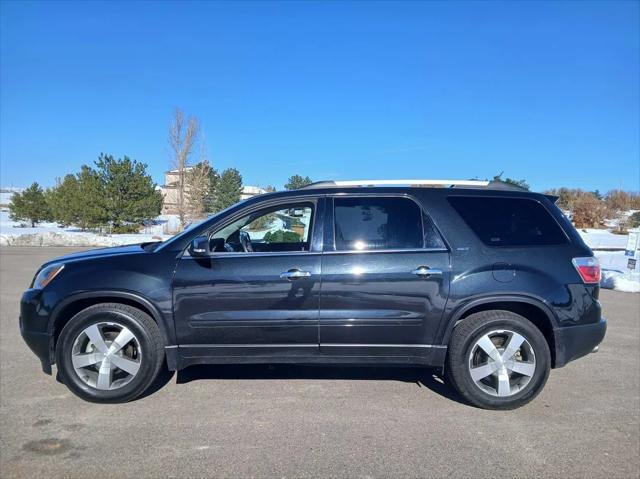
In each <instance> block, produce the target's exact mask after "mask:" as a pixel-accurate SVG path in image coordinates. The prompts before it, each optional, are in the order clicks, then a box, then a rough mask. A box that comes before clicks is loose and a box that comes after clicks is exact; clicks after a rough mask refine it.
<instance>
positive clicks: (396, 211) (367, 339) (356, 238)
mask: <svg viewBox="0 0 640 479" xmlns="http://www.w3.org/2000/svg"><path fill="white" fill-rule="evenodd" d="M328 205H329V208H328V210H327V220H328V221H327V222H328V223H331V222H332V223H333V228H330V227H329V228H327V229H326V234H325V251H324V254H323V257H322V273H323V282H322V294H321V312H320V351H321V354H323V355H333V356H345V357H352V358H353V359H354V360H355V359H356V357H360V360H363V361H366V360H371V359H372V358H375V357H378V358H381V357H386V358H387V359H388V360H392V359H393V358H394V357H396V358H398V361H405V360H407V359H406V358H407V357H408V356H412V357H414V358H417V359H414V360H418V361H419V360H420V358H422V359H423V360H425V362H427V359H428V358H429V357H430V355H431V354H433V353H434V348H437V347H436V346H433V344H432V342H433V340H434V336H435V333H436V331H437V327H438V324H439V322H440V318H441V316H442V313H443V311H444V308H445V305H446V301H447V296H448V291H449V274H450V267H449V251H448V249H447V248H446V246H445V243H444V242H443V240H442V238H441V237H440V235H439V234H438V232H437V231H436V229H435V227H434V226H433V224H432V223H431V220H430V219H429V217H428V216H427V215H426V214H425V213H424V212H423V211H422V209H421V207H420V206H419V205H418V204H417V203H416V202H415V201H414V200H412V199H411V198H408V197H406V196H355V197H339V196H336V197H335V198H334V199H333V201H331V200H329V201H328ZM331 205H333V206H331ZM332 237H333V238H332Z"/></svg>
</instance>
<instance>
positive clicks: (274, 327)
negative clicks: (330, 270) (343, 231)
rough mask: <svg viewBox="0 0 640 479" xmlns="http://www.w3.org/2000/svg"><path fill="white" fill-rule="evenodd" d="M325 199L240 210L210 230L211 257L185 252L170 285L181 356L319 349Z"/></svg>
mask: <svg viewBox="0 0 640 479" xmlns="http://www.w3.org/2000/svg"><path fill="white" fill-rule="evenodd" d="M322 201H323V200H322V199H310V200H305V201H302V202H296V203H288V204H277V205H272V206H269V207H263V208H260V209H258V210H255V211H249V212H245V213H240V214H239V215H237V216H236V219H230V220H229V222H228V223H227V224H225V225H222V226H220V227H219V228H217V230H216V231H212V232H211V234H210V247H211V249H212V253H211V256H210V257H209V258H204V259H203V258H194V257H190V256H189V255H188V254H185V255H184V256H183V258H182V259H181V260H180V261H179V262H178V266H177V270H176V273H175V277H174V287H173V295H174V308H175V309H174V315H175V324H176V334H177V337H178V342H179V345H180V350H181V354H182V355H183V356H187V357H188V356H190V357H196V356H198V357H211V356H227V357H232V356H236V355H237V356H248V355H253V356H264V357H269V356H279V355H287V356H291V355H300V356H306V355H314V354H317V353H318V307H319V295H320V267H321V251H320V247H319V246H316V244H315V242H314V235H317V234H321V231H320V230H321V229H322V228H321V225H320V222H319V221H316V217H318V214H317V213H318V212H319V210H320V209H321V208H319V207H320V206H321V204H320V203H321V202H322ZM238 216H239V218H238ZM316 225H317V226H316Z"/></svg>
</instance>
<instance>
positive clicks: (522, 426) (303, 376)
mask: <svg viewBox="0 0 640 479" xmlns="http://www.w3.org/2000/svg"><path fill="white" fill-rule="evenodd" d="M67 251H69V250H66V249H62V248H45V249H39V248H2V249H0V270H1V271H0V292H1V310H0V317H1V324H0V333H1V338H0V399H1V404H2V409H1V413H0V420H1V423H0V424H1V439H0V476H1V477H62V476H64V477H165V476H171V477H189V478H193V477H205V476H224V477H264V476H281V477H300V476H340V477H416V476H423V477H424V476H429V477H444V476H450V477H474V478H483V477H560V476H561V477H624V478H628V477H638V476H640V443H639V436H640V421H639V418H640V354H639V351H640V349H639V347H640V341H639V336H640V335H639V331H640V329H639V322H640V295H637V294H635V295H634V294H627V293H615V292H611V291H603V292H602V302H603V305H604V311H605V314H606V316H607V318H608V319H609V331H608V334H607V337H606V340H605V342H604V344H603V345H602V347H601V349H600V352H599V353H598V354H592V355H590V356H589V357H587V358H585V359H582V360H581V361H578V362H576V363H572V364H570V365H569V366H567V367H566V368H564V369H560V370H557V371H553V372H552V374H551V377H550V380H549V382H548V383H547V386H546V389H545V390H544V391H543V393H542V394H541V395H540V396H539V397H538V399H537V400H535V401H534V402H533V403H532V404H530V405H528V406H526V407H524V408H522V409H519V410H516V411H511V412H489V411H483V410H480V409H475V408H473V407H470V406H467V405H464V404H461V403H460V402H459V401H458V399H457V397H456V395H455V394H454V393H453V392H452V391H451V389H450V388H449V387H448V386H446V385H443V384H441V383H440V382H438V381H437V380H436V379H434V378H433V376H432V375H431V374H428V373H421V372H420V371H419V370H415V369H367V368H320V367H275V368H269V367H267V366H265V367H249V366H247V367H232V368H229V367H220V366H216V367H208V368H196V369H188V370H186V371H184V372H183V373H181V374H179V375H178V376H175V375H174V376H173V377H172V378H171V379H170V381H169V383H168V384H167V385H166V386H165V387H164V388H162V389H161V390H159V391H158V392H156V393H155V394H152V395H150V396H148V397H146V398H144V399H142V400H138V401H135V402H133V403H130V404H125V405H110V406H102V405H95V404H90V403H86V402H83V401H81V400H80V399H77V398H76V397H75V396H73V395H72V394H71V393H69V392H68V391H67V389H66V388H65V387H64V386H63V385H62V384H59V383H57V382H56V381H55V380H54V379H53V378H51V377H49V376H46V375H44V374H42V373H41V372H40V370H39V363H38V361H37V359H36V358H35V356H33V355H32V353H31V352H30V351H29V350H28V349H27V347H26V346H25V345H24V343H23V342H22V340H21V339H20V337H19V332H18V322H17V317H18V299H19V297H20V293H21V291H22V290H23V289H24V288H25V287H26V286H27V284H28V283H29V281H30V279H31V277H32V275H33V273H34V272H35V269H36V267H37V266H38V265H39V264H40V263H41V262H43V261H44V260H45V259H47V258H50V257H53V256H57V255H60V254H64V253H66V252H67Z"/></svg>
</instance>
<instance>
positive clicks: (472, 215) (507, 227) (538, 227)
mask: <svg viewBox="0 0 640 479" xmlns="http://www.w3.org/2000/svg"><path fill="white" fill-rule="evenodd" d="M448 199H449V203H450V204H451V206H453V208H454V209H455V210H456V211H457V212H458V214H460V216H461V217H462V219H463V220H464V221H465V222H466V223H467V224H468V225H469V227H470V228H471V229H472V230H473V231H474V232H475V233H476V235H478V237H479V238H480V240H482V242H483V243H484V244H486V245H489V246H536V245H557V244H564V243H567V236H566V235H565V233H564V231H563V230H562V228H561V227H560V225H558V223H557V222H556V220H555V219H554V218H553V216H551V214H550V213H549V211H547V209H546V208H545V207H544V206H542V204H540V203H539V202H537V201H535V200H531V199H527V198H496V197H493V198H492V197H480V196H450V197H449V198H448Z"/></svg>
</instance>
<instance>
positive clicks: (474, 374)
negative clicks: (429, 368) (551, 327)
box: [447, 311, 551, 409]
mask: <svg viewBox="0 0 640 479" xmlns="http://www.w3.org/2000/svg"><path fill="white" fill-rule="evenodd" d="M550 367H551V355H550V352H549V346H548V345H547V341H546V339H545V338H544V336H543V335H542V333H541V332H540V330H538V328H536V327H535V326H534V325H533V324H532V323H531V322H529V321H528V320H527V319H526V318H524V317H522V316H520V315H518V314H515V313H512V312H510V311H483V312H480V313H476V314H472V315H471V316H469V317H468V318H466V319H464V320H463V321H462V322H461V323H460V324H459V325H458V326H456V328H455V329H454V330H453V334H452V337H451V341H450V343H449V351H448V355H447V375H448V378H449V379H450V381H451V383H452V384H453V386H454V387H455V388H456V389H457V390H458V391H459V392H460V394H461V395H462V396H463V397H464V398H465V399H467V400H468V401H469V402H470V403H472V404H474V405H476V406H479V407H482V408H486V409H515V408H517V407H520V406H522V405H524V404H526V403H528V402H529V401H531V400H532V399H533V398H534V397H536V396H537V395H538V393H539V392H540V391H541V390H542V388H543V387H544V385H545V383H546V381H547V378H548V376H549V370H550Z"/></svg>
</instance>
